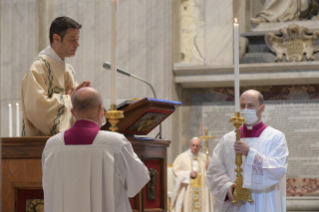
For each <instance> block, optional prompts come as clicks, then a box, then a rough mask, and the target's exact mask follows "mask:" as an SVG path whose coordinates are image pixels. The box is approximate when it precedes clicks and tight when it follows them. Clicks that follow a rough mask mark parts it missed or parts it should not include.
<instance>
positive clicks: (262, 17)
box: [251, 0, 319, 24]
mask: <svg viewBox="0 0 319 212" xmlns="http://www.w3.org/2000/svg"><path fill="white" fill-rule="evenodd" d="M318 11H319V0H265V4H264V8H263V9H262V10H261V11H260V12H259V13H257V15H256V17H255V18H252V19H251V23H252V24H261V23H266V22H286V21H296V20H305V19H312V20H319V16H318Z"/></svg>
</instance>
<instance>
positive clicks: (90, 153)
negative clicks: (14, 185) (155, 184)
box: [42, 131, 149, 212]
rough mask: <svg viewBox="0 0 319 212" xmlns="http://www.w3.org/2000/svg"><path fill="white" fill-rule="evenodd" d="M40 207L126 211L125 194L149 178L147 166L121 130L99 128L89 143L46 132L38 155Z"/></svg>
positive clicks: (131, 193) (135, 190) (130, 194)
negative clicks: (67, 140)
mask: <svg viewBox="0 0 319 212" xmlns="http://www.w3.org/2000/svg"><path fill="white" fill-rule="evenodd" d="M42 168H43V190H44V207H45V211H46V212H57V211H59V212H75V211H76V212H88V211H90V212H127V211H132V209H131V207H130V203H129V200H128V197H133V196H135V195H136V194H137V193H138V192H139V191H140V190H141V189H142V188H143V187H144V185H145V184H146V183H147V182H148V181H149V174H148V170H147V168H146V167H145V165H144V164H143V163H142V161H141V160H140V159H139V158H138V157H137V155H136V154H135V153H134V151H133V148H132V145H131V143H130V142H129V141H128V140H127V139H126V138H125V137H124V136H123V135H121V134H119V133H113V132H107V131H99V132H98V134H97V136H96V137H95V140H94V142H93V144H92V145H65V143H64V132H62V133H59V134H57V135H55V136H53V137H51V138H50V139H49V140H48V141H47V144H46V146H45V148H44V151H43V155H42Z"/></svg>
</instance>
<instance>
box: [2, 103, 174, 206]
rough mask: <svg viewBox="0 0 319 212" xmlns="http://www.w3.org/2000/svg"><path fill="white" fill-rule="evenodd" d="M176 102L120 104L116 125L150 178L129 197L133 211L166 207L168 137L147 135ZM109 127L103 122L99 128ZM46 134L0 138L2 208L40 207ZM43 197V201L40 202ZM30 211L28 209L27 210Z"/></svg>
mask: <svg viewBox="0 0 319 212" xmlns="http://www.w3.org/2000/svg"><path fill="white" fill-rule="evenodd" d="M178 105H180V103H179V102H174V101H167V100H159V99H150V98H144V99H142V100H140V101H136V102H127V103H125V104H123V105H120V108H119V109H120V110H123V111H124V116H125V118H124V119H122V120H120V122H119V123H118V125H117V126H118V128H119V132H120V133H124V134H125V135H126V137H127V139H128V140H129V141H130V142H131V143H132V145H133V148H134V151H135V152H136V154H137V155H138V156H139V158H140V159H141V160H142V161H143V162H144V164H145V165H146V166H147V167H148V169H149V173H150V177H151V180H150V182H149V183H148V184H147V185H146V186H145V187H144V188H143V189H142V190H141V191H140V192H139V193H138V194H137V195H136V196H135V197H134V198H132V199H131V200H130V202H131V206H132V209H133V211H139V212H146V211H152V212H154V211H158V212H159V211H167V191H166V190H167V186H166V185H167V176H166V175H167V174H166V164H167V147H168V146H169V144H170V142H171V141H169V140H167V139H153V138H145V137H136V136H134V135H146V134H148V133H149V132H150V131H151V130H153V129H154V128H155V127H156V126H157V125H159V124H160V123H161V122H162V121H163V120H165V119H166V118H167V117H168V116H169V115H170V114H172V113H173V112H174V111H175V107H176V106H178ZM106 129H108V126H104V127H103V128H102V130H106ZM48 138H49V137H14V138H2V173H1V176H2V192H1V195H2V206H1V209H2V211H5V212H11V211H12V212H13V211H17V212H20V211H21V212H22V211H23V212H24V211H27V209H34V211H37V210H38V211H41V207H43V191H42V164H41V157H42V151H43V149H44V146H45V143H46V141H47V139H48ZM41 200H42V202H41ZM30 211H31V210H30Z"/></svg>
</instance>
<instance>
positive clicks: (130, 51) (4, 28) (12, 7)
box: [0, 0, 174, 139]
mask: <svg viewBox="0 0 319 212" xmlns="http://www.w3.org/2000/svg"><path fill="white" fill-rule="evenodd" d="M111 5H112V1H111V0H92V1H83V0H63V1H62V0H55V1H51V0H30V1H4V0H2V1H1V11H0V12H1V20H2V22H1V23H2V25H1V61H0V63H1V70H3V71H2V72H1V100H2V102H1V108H2V110H1V123H3V124H2V126H1V131H2V132H3V133H2V135H1V136H3V137H6V136H8V135H9V134H8V124H7V123H8V119H9V117H8V104H9V103H10V104H13V105H15V103H16V102H18V103H20V104H21V102H20V100H21V97H20V95H21V94H20V93H21V82H22V79H23V77H24V75H25V73H26V71H27V70H28V68H29V66H30V65H31V63H32V62H33V60H34V59H35V57H36V56H37V54H38V53H39V51H41V50H42V49H43V48H45V47H46V46H48V45H49V39H48V30H49V26H50V24H51V22H52V20H53V18H55V17H57V16H63V15H65V16H69V17H71V18H73V19H75V20H76V21H78V22H79V23H80V24H82V29H81V34H80V47H79V48H78V51H77V53H76V55H75V56H74V57H73V58H68V59H67V62H68V63H70V64H71V65H72V66H73V67H74V69H75V72H76V75H77V80H78V82H82V81H83V80H90V81H91V82H92V85H93V87H95V88H96V89H98V90H99V91H100V92H101V94H102V97H103V99H104V106H105V107H106V108H109V105H110V76H111V74H110V71H109V70H105V69H103V67H102V65H103V62H105V61H110V59H111V15H112V13H111V9H112V7H111ZM171 20H172V3H171V1H170V0H123V1H119V3H118V43H117V51H118V53H117V54H118V60H117V63H118V67H119V68H120V69H122V70H125V71H128V72H130V73H133V74H135V75H137V76H139V77H141V78H144V79H146V80H147V81H148V82H150V83H151V84H152V85H153V86H154V88H155V91H156V93H157V97H158V98H160V99H172V95H173V92H172V88H173V85H174V84H173V74H172V71H171V70H172V65H171V64H172V59H171V55H172V52H171V46H172V21H171ZM117 87H118V88H117V94H118V96H117V101H118V103H121V102H123V101H125V100H128V99H132V98H144V97H153V95H152V92H151V90H150V88H149V87H148V85H146V84H144V83H142V82H140V81H137V80H135V79H132V78H128V77H127V76H123V75H118V86H117ZM20 109H21V107H20ZM171 121H172V120H171V118H169V119H168V120H166V121H165V122H164V123H163V137H165V138H168V139H171V138H172V131H171ZM4 123H6V124H4ZM15 125H16V121H15V108H13V126H15ZM20 126H21V125H20ZM157 132H158V131H157V130H153V132H152V133H151V134H150V135H149V136H151V137H154V136H155V135H156V134H157ZM153 134H154V135H153ZM13 135H16V132H15V127H13Z"/></svg>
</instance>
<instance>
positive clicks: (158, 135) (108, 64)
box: [103, 62, 162, 139]
mask: <svg viewBox="0 0 319 212" xmlns="http://www.w3.org/2000/svg"><path fill="white" fill-rule="evenodd" d="M103 68H105V69H111V63H109V62H104V63H103ZM116 71H117V72H118V73H121V74H123V75H126V76H128V77H133V78H135V79H138V80H140V81H142V82H144V83H146V84H147V85H148V86H150V88H151V89H152V92H153V95H154V98H155V99H156V93H155V90H154V88H153V86H152V85H151V84H150V83H149V82H147V81H146V80H144V79H142V78H140V77H138V76H136V75H134V74H131V73H128V72H126V71H123V70H121V69H118V68H117V69H116ZM157 137H159V138H160V139H161V138H162V123H160V125H159V132H158V134H157V135H156V136H155V138H157Z"/></svg>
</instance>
